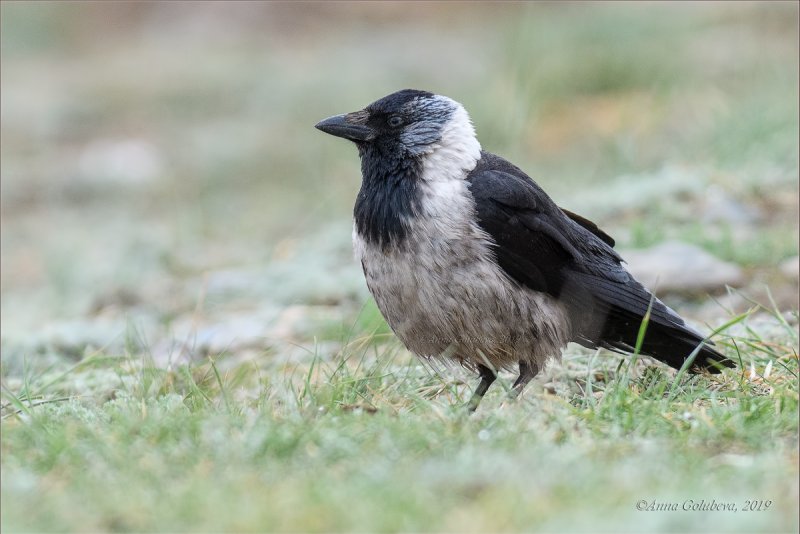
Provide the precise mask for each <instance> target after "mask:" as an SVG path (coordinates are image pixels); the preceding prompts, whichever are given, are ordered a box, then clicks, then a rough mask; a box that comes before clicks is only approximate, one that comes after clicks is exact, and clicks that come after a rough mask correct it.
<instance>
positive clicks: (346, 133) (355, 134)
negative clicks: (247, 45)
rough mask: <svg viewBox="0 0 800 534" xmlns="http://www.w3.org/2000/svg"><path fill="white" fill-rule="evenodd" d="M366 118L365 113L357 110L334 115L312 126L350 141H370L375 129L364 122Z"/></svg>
mask: <svg viewBox="0 0 800 534" xmlns="http://www.w3.org/2000/svg"><path fill="white" fill-rule="evenodd" d="M366 118H367V117H366V113H364V112H361V111H357V112H355V113H347V114H346V115H334V116H333V117H329V118H327V119H325V120H324V121H320V122H318V123H317V124H316V125H315V126H314V127H315V128H316V129H318V130H322V131H323V132H325V133H327V134H331V135H335V136H336V137H343V138H345V139H349V140H351V141H357V142H364V141H372V140H373V139H374V138H375V131H374V130H373V129H372V128H370V127H369V126H366V125H365V124H364V121H365V120H366Z"/></svg>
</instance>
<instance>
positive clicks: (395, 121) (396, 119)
mask: <svg viewBox="0 0 800 534" xmlns="http://www.w3.org/2000/svg"><path fill="white" fill-rule="evenodd" d="M388 122H389V126H391V127H392V128H397V127H398V126H400V125H401V124H403V117H401V116H400V115H392V116H391V117H389V121H388Z"/></svg>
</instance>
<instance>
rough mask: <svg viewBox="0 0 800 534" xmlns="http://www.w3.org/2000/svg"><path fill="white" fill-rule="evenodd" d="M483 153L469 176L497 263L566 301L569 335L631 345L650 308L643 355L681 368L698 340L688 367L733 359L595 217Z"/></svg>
mask: <svg viewBox="0 0 800 534" xmlns="http://www.w3.org/2000/svg"><path fill="white" fill-rule="evenodd" d="M481 156H482V157H481V159H480V160H479V161H478V164H477V165H476V167H475V168H474V169H473V170H472V171H471V172H470V173H469V174H468V175H467V180H468V181H469V183H470V191H471V192H472V195H473V197H474V200H475V207H476V212H477V217H478V223H479V225H480V226H481V228H483V230H485V231H486V232H487V233H488V234H489V235H490V236H491V237H492V239H493V240H494V243H495V244H496V246H495V247H494V250H495V254H496V256H497V262H498V263H499V265H500V266H501V267H502V268H503V270H504V271H505V272H506V273H507V274H508V276H509V277H511V278H512V279H514V280H515V281H516V282H518V283H519V284H521V285H523V286H526V287H528V288H529V289H532V290H534V291H540V292H544V293H547V294H549V295H551V296H553V297H555V298H557V299H559V300H560V301H562V302H564V303H566V304H567V306H568V307H569V309H570V311H571V315H572V317H574V318H576V319H577V320H574V322H573V329H574V334H573V335H574V336H575V337H574V339H573V340H572V341H575V342H577V343H580V344H581V345H584V346H586V347H589V348H597V347H603V348H606V349H610V350H614V351H622V352H632V351H634V350H635V347H636V345H637V339H638V337H639V331H640V328H641V325H642V321H643V320H644V318H645V316H646V315H649V321H648V324H647V325H646V330H645V335H644V338H643V342H642V343H641V346H640V351H641V353H642V354H645V355H648V356H652V357H654V358H656V359H658V360H661V361H663V362H665V363H667V364H669V365H671V366H673V367H676V368H680V367H681V366H682V365H683V363H684V360H685V359H686V358H687V357H689V356H690V355H691V354H692V352H693V351H694V350H695V349H696V348H697V347H698V345H701V348H700V350H699V351H698V354H697V356H696V357H695V360H694V364H695V365H694V366H693V369H697V368H705V369H708V370H709V371H711V372H719V368H720V367H721V366H728V367H731V366H733V362H731V361H730V360H729V359H727V358H725V357H724V356H723V355H722V354H720V353H718V352H717V351H715V350H714V349H713V348H711V347H710V346H709V343H708V342H704V340H703V336H701V335H700V334H699V333H697V332H695V331H694V330H692V329H691V328H689V327H688V326H686V324H685V323H684V321H683V319H682V318H681V317H680V316H678V314H676V313H675V312H674V311H672V310H671V309H670V308H668V307H667V306H665V305H664V304H663V303H662V302H661V301H659V300H658V299H655V298H654V297H653V296H652V295H651V293H650V292H649V291H647V290H646V289H645V288H644V287H643V286H642V285H641V284H640V283H639V282H637V281H636V280H635V279H634V278H633V276H631V275H630V273H629V272H628V271H627V270H625V268H624V267H623V266H622V265H621V263H622V258H621V257H620V256H619V254H617V252H616V251H615V250H614V249H613V248H612V247H613V245H614V240H613V239H612V238H611V237H610V236H609V235H607V234H606V233H605V232H603V231H602V230H600V229H599V228H598V227H597V225H596V224H594V223H593V222H591V221H589V220H588V219H585V218H583V217H581V216H579V215H576V214H574V213H571V212H569V211H566V210H562V209H560V208H559V207H558V206H557V205H556V204H555V203H554V202H553V201H552V199H551V198H550V197H549V196H548V195H547V194H546V193H545V192H544V191H543V190H542V189H541V188H540V187H539V186H538V185H537V184H536V183H535V182H534V181H533V180H531V179H530V178H529V177H528V176H527V175H526V174H525V173H524V172H522V171H521V170H520V169H519V168H517V167H516V166H514V165H512V164H511V163H509V162H508V161H506V160H504V159H503V158H501V157H499V156H496V155H494V154H490V153H488V152H482V153H481Z"/></svg>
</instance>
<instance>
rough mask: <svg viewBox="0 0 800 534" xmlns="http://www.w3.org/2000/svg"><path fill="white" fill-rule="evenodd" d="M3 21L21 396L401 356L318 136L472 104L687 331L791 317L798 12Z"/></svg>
mask: <svg viewBox="0 0 800 534" xmlns="http://www.w3.org/2000/svg"><path fill="white" fill-rule="evenodd" d="M0 9H1V10H2V11H1V12H0V14H1V19H0V20H1V21H2V110H1V111H2V127H1V128H0V133H1V134H2V143H1V144H0V147H1V148H2V162H1V166H0V169H1V171H2V191H1V192H2V203H1V204H0V207H1V208H2V215H1V217H2V236H1V237H2V278H0V282H1V284H2V317H3V325H2V326H3V327H2V348H3V375H4V376H6V377H8V376H13V375H14V374H15V373H16V372H18V371H19V369H20V368H21V367H22V366H23V365H33V366H37V365H50V364H51V363H52V362H53V361H54V360H55V361H58V360H61V359H79V358H81V357H82V356H83V355H84V354H85V353H86V352H87V351H97V350H103V351H106V352H111V353H113V352H114V351H119V350H132V351H137V350H144V351H145V352H147V353H149V354H151V355H152V356H153V358H154V360H155V361H156V362H157V363H159V364H168V363H171V362H174V361H176V360H178V359H181V358H184V359H185V358H192V357H198V356H203V355H206V354H219V353H222V352H227V353H231V354H233V355H235V356H236V357H239V356H241V357H243V358H245V357H258V358H260V357H263V356H264V354H265V351H266V352H268V353H272V354H283V355H285V354H286V351H291V350H295V349H296V345H297V344H303V343H312V342H316V343H319V344H321V345H322V346H324V344H325V343H330V344H332V346H334V345H335V344H336V343H337V340H340V339H341V336H342V331H343V330H344V329H346V328H347V327H348V326H349V325H350V324H351V323H352V321H353V320H354V318H355V317H359V319H358V320H365V321H373V322H374V323H375V324H377V325H379V326H378V327H379V328H380V324H381V319H380V317H379V315H378V314H377V312H376V311H375V310H374V306H373V305H372V304H370V302H369V299H368V295H367V292H366V288H365V285H364V283H363V280H362V277H361V273H360V271H359V268H358V266H357V265H356V264H355V262H354V261H353V260H352V255H351V249H350V224H351V223H350V219H351V210H352V204H353V201H354V198H355V195H356V193H357V191H358V188H359V182H360V175H359V163H358V158H357V156H356V152H355V150H354V148H353V147H352V146H350V145H348V144H347V143H345V142H343V141H340V140H336V139H332V138H330V137H329V136H325V135H323V134H321V133H320V132H318V131H316V130H315V129H314V127H313V125H314V124H315V123H316V122H317V121H318V120H320V119H322V118H324V117H327V116H330V115H333V114H337V113H342V112H347V111H353V110H356V109H360V108H362V107H363V106H365V105H366V104H368V103H369V102H371V101H373V100H375V99H377V98H379V97H381V96H383V95H385V94H388V93H391V92H393V91H395V90H398V89H402V88H406V87H413V88H419V89H426V90H430V91H434V92H437V93H441V94H445V95H448V96H450V97H452V98H454V99H456V100H458V101H460V102H462V103H463V104H464V106H465V107H466V108H467V110H468V111H469V112H470V113H471V115H472V118H473V121H474V123H475V125H476V128H477V131H478V135H479V138H480V140H481V142H482V144H483V146H484V148H485V149H487V150H490V151H492V152H495V153H498V154H501V155H503V156H505V157H507V158H508V159H510V160H511V161H514V162H515V163H517V164H518V165H519V166H521V167H522V168H523V169H524V170H526V171H527V172H528V173H529V174H530V175H531V176H532V177H533V178H534V179H535V180H537V181H538V182H539V183H540V184H541V185H542V186H543V187H544V188H545V189H546V190H547V191H548V192H549V193H550V194H551V195H552V196H553V197H554V199H555V200H556V201H557V202H558V203H559V204H560V205H562V206H564V207H566V208H569V209H571V210H573V211H577V212H579V213H581V214H583V215H584V216H587V217H589V218H592V219H593V220H595V221H596V222H598V223H599V224H600V225H601V226H602V227H603V228H605V229H606V230H607V231H608V232H609V233H610V234H611V235H613V236H614V237H615V238H616V239H617V243H618V248H621V249H623V250H625V251H630V252H624V254H630V256H629V257H630V258H631V265H632V269H634V270H638V271H637V272H639V273H641V276H644V277H645V278H647V277H648V276H650V278H648V280H651V281H653V282H654V281H655V277H656V276H660V278H659V280H660V282H659V283H660V284H661V286H660V292H659V294H660V295H663V296H664V298H665V299H667V300H668V302H670V303H671V304H673V305H675V306H678V307H679V309H681V311H682V312H684V313H685V314H686V315H688V316H689V317H690V318H692V319H693V320H694V321H696V322H706V323H709V324H714V323H719V322H721V321H724V320H725V318H726V317H728V316H729V312H730V311H734V310H737V309H742V308H744V307H746V306H747V302H746V300H745V297H744V296H742V293H743V294H744V295H745V296H752V297H754V298H764V297H765V294H766V293H765V291H766V290H765V288H766V287H769V288H770V290H771V292H772V295H773V296H774V298H775V300H776V301H777V302H778V305H779V307H781V309H789V308H791V309H794V308H796V299H797V253H798V250H797V248H798V245H797V242H798V224H797V221H798V70H797V65H798V30H797V16H798V6H797V4H796V3H793V2H785V3H770V2H754V3H747V2H735V3H723V2H709V3H700V4H695V3H638V2H637V3H628V2H624V3H598V4H595V3H583V2H582V3H575V4H572V3H562V2H558V3H491V4H489V3H455V2H447V3H426V2H414V3H393V2H375V3H369V2H355V3H348V2H305V3H304V2H290V3H282V2H266V3H256V2H244V3H237V2H197V3H192V2H163V3H158V2H132V3H128V2H108V3H106V2H90V3H75V2H52V3H50V2H8V1H4V2H3V3H2V4H1V5H0ZM653 266H655V267H653ZM668 266H672V267H671V268H672V269H673V270H672V271H670V272H669V273H671V274H666V275H665V274H664V273H663V272H661V271H659V272H660V274H659V273H655V274H654V273H653V272H652V270H653V269H659V268H660V269H666V268H667V267H668ZM648 269H649V270H648ZM687 273H688V274H689V275H690V276H688V277H687V276H686V274H687ZM726 284H730V285H732V286H734V287H736V288H738V289H739V290H741V293H736V292H734V293H727V292H726V291H725V285H726ZM709 295H710V296H711V297H712V298H709ZM365 303H366V304H365ZM364 306H365V307H366V308H365V310H366V311H365V310H362V307H364ZM332 353H333V352H331V354H332ZM248 355H249V356H248ZM26 357H27V358H26ZM25 359H27V361H28V363H26V364H23V360H25Z"/></svg>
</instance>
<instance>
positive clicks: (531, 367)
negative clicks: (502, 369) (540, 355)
mask: <svg viewBox="0 0 800 534" xmlns="http://www.w3.org/2000/svg"><path fill="white" fill-rule="evenodd" d="M537 374H539V366H538V365H536V364H535V363H533V364H529V363H528V362H526V361H525V360H520V361H519V376H518V377H517V380H516V381H515V382H514V385H513V386H511V391H509V393H508V398H509V399H516V398H517V397H519V394H520V393H522V390H523V389H525V386H527V385H528V382H530V381H531V380H532V379H533V377H535V376H536V375H537Z"/></svg>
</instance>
